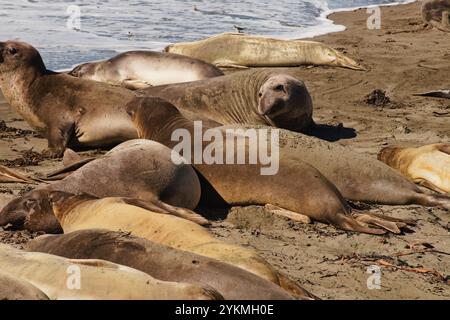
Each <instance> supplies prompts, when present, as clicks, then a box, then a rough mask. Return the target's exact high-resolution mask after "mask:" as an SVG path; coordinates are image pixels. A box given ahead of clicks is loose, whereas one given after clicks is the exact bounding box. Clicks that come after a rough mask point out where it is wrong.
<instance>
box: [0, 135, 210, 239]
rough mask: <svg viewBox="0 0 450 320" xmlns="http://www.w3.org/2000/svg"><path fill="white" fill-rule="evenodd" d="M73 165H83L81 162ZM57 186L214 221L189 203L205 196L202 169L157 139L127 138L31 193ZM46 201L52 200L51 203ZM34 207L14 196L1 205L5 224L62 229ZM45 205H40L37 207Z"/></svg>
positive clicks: (34, 195) (199, 220)
mask: <svg viewBox="0 0 450 320" xmlns="http://www.w3.org/2000/svg"><path fill="white" fill-rule="evenodd" d="M81 164H84V162H83V161H81ZM72 166H73V167H74V168H77V163H75V164H73V165H72ZM69 169H70V168H66V169H63V171H64V170H69ZM53 190H59V191H66V192H71V193H76V194H78V193H88V194H92V195H95V196H98V197H122V198H118V199H116V200H117V201H120V202H123V203H130V204H133V205H137V206H140V207H143V208H148V209H150V210H153V211H156V212H159V213H162V214H173V215H177V216H181V217H184V218H186V219H190V220H192V221H195V222H196V223H199V224H207V223H208V221H207V220H206V219H204V218H203V217H201V216H200V215H197V214H195V213H193V212H192V211H190V210H188V209H184V208H190V209H193V208H195V207H196V206H197V204H198V202H199V200H200V193H201V190H200V182H199V179H198V176H197V174H196V172H195V171H194V169H193V168H192V167H191V166H190V165H187V164H175V163H174V162H173V158H172V152H171V151H170V149H168V148H167V147H165V146H163V145H161V144H159V143H157V142H154V141H149V140H131V141H127V142H124V143H122V144H120V145H119V146H117V147H116V148H114V149H113V150H111V151H110V152H108V153H107V154H105V155H104V156H102V157H100V158H99V159H95V160H92V161H90V162H88V163H87V164H84V166H83V167H82V168H80V169H78V170H76V171H75V172H73V173H71V174H70V175H69V176H67V177H66V178H64V179H63V180H60V181H57V182H54V183H51V184H47V185H43V186H40V187H38V188H36V189H35V190H33V191H30V192H29V193H27V194H26V196H27V197H26V198H28V199H36V198H40V197H42V194H48V193H49V192H50V191H53ZM42 205H43V206H44V207H47V206H50V204H49V203H47V204H45V203H42ZM174 206H180V207H183V208H178V207H174ZM29 208H30V206H29V203H28V202H27V201H24V200H23V198H20V197H19V198H16V199H14V200H12V201H11V202H9V203H8V204H7V205H6V206H5V207H4V208H3V210H2V211H0V225H6V224H7V223H10V224H12V225H13V227H14V228H22V227H25V228H26V229H28V230H30V231H37V230H42V228H43V226H44V227H45V229H46V230H47V231H48V232H56V233H58V232H60V231H61V226H60V225H59V222H58V221H57V220H56V219H55V218H54V217H52V216H49V215H47V216H39V215H38V214H36V215H35V216H33V217H34V218H33V219H31V218H29V217H28V218H27V213H28V210H29ZM43 209H44V208H36V211H37V212H39V211H40V210H43Z"/></svg>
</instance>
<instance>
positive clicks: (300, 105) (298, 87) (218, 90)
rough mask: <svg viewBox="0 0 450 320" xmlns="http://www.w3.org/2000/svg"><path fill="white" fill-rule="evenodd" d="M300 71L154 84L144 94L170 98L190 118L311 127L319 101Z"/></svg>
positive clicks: (255, 72) (297, 128) (257, 72)
mask: <svg viewBox="0 0 450 320" xmlns="http://www.w3.org/2000/svg"><path fill="white" fill-rule="evenodd" d="M297 73H298V71H296V70H290V69H283V70H273V69H272V70H270V69H264V70H261V69H252V70H247V71H243V72H236V73H233V74H229V75H225V76H222V77H218V78H212V79H208V80H202V81H195V82H189V83H181V84H172V85H166V86H158V87H151V88H147V89H144V90H140V91H138V95H142V96H153V97H155V96H156V97H160V98H162V99H165V100H167V101H169V102H171V103H172V104H174V105H175V106H176V107H177V108H178V109H179V110H180V111H181V112H182V113H183V115H184V116H185V117H187V118H188V119H190V120H213V121H214V122H216V124H222V125H228V124H251V125H270V126H275V127H279V128H285V129H289V130H294V131H305V130H307V129H309V128H310V127H311V126H313V125H314V121H313V119H312V114H313V103H312V99H311V96H310V94H309V92H308V89H307V88H306V86H305V84H304V83H303V82H302V81H301V80H299V79H297V77H295V76H296V75H297Z"/></svg>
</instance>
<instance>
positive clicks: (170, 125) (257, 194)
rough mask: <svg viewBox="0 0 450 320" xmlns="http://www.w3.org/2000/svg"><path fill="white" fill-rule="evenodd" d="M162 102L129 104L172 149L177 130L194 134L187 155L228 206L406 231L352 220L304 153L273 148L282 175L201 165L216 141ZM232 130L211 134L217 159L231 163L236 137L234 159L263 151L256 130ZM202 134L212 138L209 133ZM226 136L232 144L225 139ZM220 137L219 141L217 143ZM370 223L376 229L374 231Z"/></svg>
mask: <svg viewBox="0 0 450 320" xmlns="http://www.w3.org/2000/svg"><path fill="white" fill-rule="evenodd" d="M158 100H159V99H158V98H136V99H135V100H133V101H132V102H130V103H129V104H128V105H127V112H128V113H129V114H130V116H131V118H132V120H133V123H135V125H136V129H137V131H138V133H139V136H140V137H141V138H146V139H152V140H155V141H159V142H160V143H162V144H164V145H167V146H168V147H170V148H177V146H178V145H179V141H174V139H172V134H173V132H175V131H176V130H180V131H178V132H182V130H184V131H185V132H187V133H189V135H190V136H192V137H194V139H193V141H194V143H192V144H189V146H190V147H192V148H193V151H194V152H190V154H191V155H190V156H186V155H184V157H185V158H187V159H191V163H193V165H194V166H195V168H196V169H197V171H198V172H199V173H200V174H201V175H202V176H203V177H204V178H205V179H206V180H207V181H208V183H209V184H210V185H211V186H212V187H213V188H214V189H215V191H216V192H218V194H219V195H220V196H221V198H223V199H224V200H225V201H226V202H227V203H228V204H231V205H251V204H256V205H266V204H270V205H274V206H276V207H279V208H282V209H285V210H289V211H291V212H294V213H295V212H297V213H301V214H304V215H306V216H308V217H311V218H312V219H314V220H316V221H320V222H323V223H329V224H332V225H334V226H336V227H338V228H341V229H344V230H349V231H355V232H364V233H369V234H384V233H385V232H386V230H389V231H391V232H394V233H400V232H401V231H400V229H401V228H402V227H405V226H406V224H405V223H404V222H403V221H400V220H396V219H390V221H388V220H389V218H384V217H379V216H374V215H371V214H361V215H357V214H354V216H355V218H353V217H351V215H350V213H351V209H350V207H349V205H348V204H347V203H346V202H345V200H344V198H343V197H342V195H341V193H340V192H339V190H338V189H337V188H336V187H335V186H334V185H333V184H332V183H331V182H330V181H329V180H328V179H327V178H326V177H324V176H323V175H322V174H321V173H320V172H319V171H318V170H317V169H316V168H314V167H313V166H312V165H310V164H308V163H306V162H305V161H304V160H303V158H304V157H303V153H302V152H285V150H279V152H278V150H276V149H271V150H270V152H271V153H272V154H276V155H277V156H278V158H279V163H278V171H274V172H272V173H270V174H269V175H265V174H263V173H262V172H263V171H262V167H263V161H261V159H256V160H257V161H254V163H247V162H245V161H244V163H243V164H239V163H229V162H227V163H226V164H224V163H225V162H223V161H217V162H204V161H201V162H200V163H199V162H197V159H196V158H195V157H196V156H195V150H196V149H197V150H198V149H201V150H202V155H204V154H205V153H204V152H205V151H204V150H207V148H210V146H209V145H207V143H205V142H204V140H209V141H211V139H212V138H210V139H202V137H200V140H198V138H197V136H196V131H197V129H196V128H195V126H194V124H193V123H192V122H191V121H189V120H187V119H186V118H184V117H183V116H182V115H181V113H180V112H179V111H178V110H177V109H176V108H175V107H174V106H173V105H172V104H170V103H169V102H165V103H163V102H162V101H158ZM156 106H158V107H156ZM162 118H163V119H165V121H164V124H163V123H161V120H160V119H162ZM228 128H229V127H218V128H215V129H213V131H209V132H207V133H208V134H209V136H210V137H214V141H215V145H214V147H211V149H212V148H214V152H215V155H216V156H217V155H224V158H225V157H226V158H227V159H228V153H229V152H230V150H229V149H228V146H227V145H228V143H229V142H230V141H235V140H236V139H237V140H238V141H243V143H241V144H238V143H236V145H237V146H238V150H237V151H236V149H235V148H234V146H232V149H231V152H232V156H230V158H231V159H236V158H239V153H241V154H242V152H244V154H245V156H242V158H243V159H250V158H251V157H252V156H254V154H256V153H258V154H260V153H261V150H262V148H263V147H262V146H261V141H250V140H247V138H248V137H249V136H250V135H251V134H252V133H251V132H250V133H249V132H247V133H245V132H239V133H235V134H234V133H233V132H232V133H231V134H228V133H227V129H228ZM210 130H211V129H210ZM207 131H208V130H207ZM200 133H201V134H205V135H206V133H205V132H200ZM258 133H259V132H258ZM224 136H225V137H226V141H224V140H222V141H220V139H222V137H224ZM255 136H256V133H255ZM218 139H219V141H220V142H219V143H217V140H218ZM197 141H199V142H197ZM265 142H266V141H264V143H265ZM195 144H199V145H195ZM255 145H256V146H258V147H257V148H258V150H256V149H255V147H253V148H252V153H251V151H250V150H251V146H255ZM224 146H225V147H224ZM272 148H273V146H272ZM242 149H243V150H242ZM183 151H186V150H183ZM188 151H191V150H188ZM216 159H217V158H216ZM208 161H209V160H208ZM361 222H364V223H361ZM366 224H372V225H375V226H376V227H375V228H372V227H368V226H366ZM383 229H385V230H383Z"/></svg>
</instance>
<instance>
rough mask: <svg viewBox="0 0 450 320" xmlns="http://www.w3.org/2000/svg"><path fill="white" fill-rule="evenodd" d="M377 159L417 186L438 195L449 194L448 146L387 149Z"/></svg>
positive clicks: (449, 156) (449, 145)
mask: <svg viewBox="0 0 450 320" xmlns="http://www.w3.org/2000/svg"><path fill="white" fill-rule="evenodd" d="M378 159H379V160H380V161H383V162H384V163H386V164H388V165H389V166H391V167H392V168H394V169H396V170H398V171H400V172H401V173H402V174H403V175H404V176H405V177H407V178H408V179H410V180H412V181H414V182H415V183H417V184H420V185H422V186H424V187H427V188H429V189H431V190H434V191H436V192H439V193H444V194H445V193H449V192H450V171H449V168H450V144H446V143H437V144H431V145H426V146H422V147H418V148H400V147H388V148H384V149H382V150H381V151H380V153H379V154H378Z"/></svg>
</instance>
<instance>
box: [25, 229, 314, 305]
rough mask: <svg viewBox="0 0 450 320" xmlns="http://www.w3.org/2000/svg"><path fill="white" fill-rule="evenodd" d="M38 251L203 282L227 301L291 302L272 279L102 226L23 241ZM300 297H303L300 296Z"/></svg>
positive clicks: (176, 279) (162, 277) (164, 277)
mask: <svg viewBox="0 0 450 320" xmlns="http://www.w3.org/2000/svg"><path fill="white" fill-rule="evenodd" d="M27 251H39V252H45V253H49V254H54V255H58V256H63V257H66V258H70V259H103V260H107V261H111V262H115V263H118V264H122V265H126V266H129V267H132V268H135V269H138V270H141V271H143V272H145V273H147V274H149V275H151V276H152V277H154V278H156V279H160V280H164V281H171V282H185V283H194V284H198V285H203V286H205V285H208V286H211V287H213V288H215V289H217V290H218V291H219V292H220V293H221V294H222V295H223V296H224V298H225V299H227V300H291V299H292V298H293V297H292V296H291V295H290V294H289V293H287V292H286V291H284V290H283V289H281V288H280V287H279V286H277V285H275V284H274V283H272V282H269V281H267V280H264V279H262V278H260V277H258V276H256V275H254V274H252V273H250V272H247V271H245V270H243V269H240V268H237V267H234V266H232V265H231V264H227V263H223V262H220V261H218V260H215V259H211V258H208V257H205V256H201V255H198V254H194V253H190V252H187V251H182V250H177V249H174V248H171V247H168V246H164V245H161V244H158V243H156V242H153V241H149V240H146V239H143V238H137V237H134V236H132V235H130V234H129V233H125V232H114V231H108V230H102V229H89V230H81V231H75V232H71V233H68V234H64V235H45V236H41V237H38V238H36V239H34V240H32V241H31V242H29V243H28V244H27ZM300 298H303V299H305V298H306V299H307V298H309V296H308V295H307V294H304V295H303V296H301V297H300Z"/></svg>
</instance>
